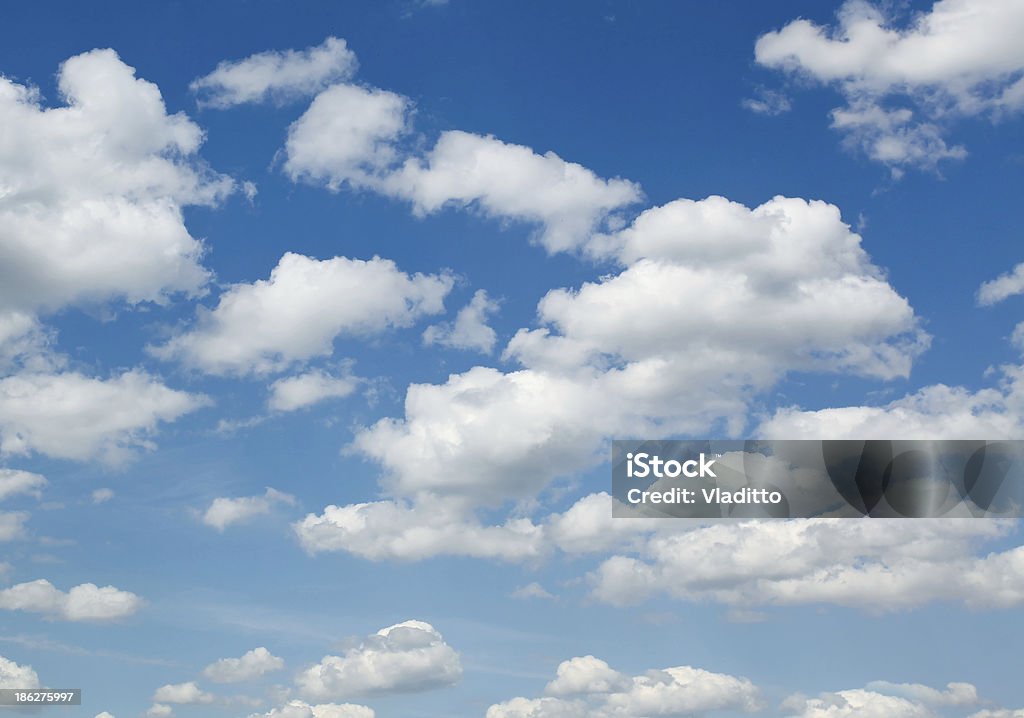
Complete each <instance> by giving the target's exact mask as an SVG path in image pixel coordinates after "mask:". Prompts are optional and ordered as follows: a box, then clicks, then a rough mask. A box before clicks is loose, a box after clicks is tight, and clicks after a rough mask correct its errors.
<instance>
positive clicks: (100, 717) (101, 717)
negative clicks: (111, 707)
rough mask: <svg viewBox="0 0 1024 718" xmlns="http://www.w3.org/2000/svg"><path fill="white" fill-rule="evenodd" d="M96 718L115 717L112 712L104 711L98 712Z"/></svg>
mask: <svg viewBox="0 0 1024 718" xmlns="http://www.w3.org/2000/svg"><path fill="white" fill-rule="evenodd" d="M96 718H114V716H113V714H111V713H107V712H106V711H103V712H102V713H97V714H96Z"/></svg>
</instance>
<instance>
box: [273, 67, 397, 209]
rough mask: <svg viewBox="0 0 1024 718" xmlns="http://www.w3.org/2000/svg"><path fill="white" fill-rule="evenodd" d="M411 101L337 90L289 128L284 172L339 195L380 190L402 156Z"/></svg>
mask: <svg viewBox="0 0 1024 718" xmlns="http://www.w3.org/2000/svg"><path fill="white" fill-rule="evenodd" d="M409 112H410V103H409V100H408V99H407V98H405V97H402V96H401V95H396V94H395V93H393V92H387V91H385V90H378V89H372V88H370V89H368V88H364V87H359V86H356V85H335V86H334V87H330V88H328V89H326V90H324V91H323V92H321V93H320V94H319V95H317V96H316V99H314V100H313V103H312V104H311V105H310V106H309V109H308V110H306V112H305V114H303V115H302V117H300V118H299V119H297V120H296V121H295V122H294V123H292V126H291V127H290V128H288V139H287V142H286V143H285V162H284V171H285V173H286V174H287V175H288V176H289V177H291V179H292V180H293V181H300V180H305V181H309V182H316V183H323V184H325V185H326V186H327V187H328V188H329V189H331V190H334V191H337V190H339V189H341V187H342V185H344V184H349V185H351V186H353V187H356V188H362V187H368V186H371V185H374V186H375V185H376V184H377V183H378V182H379V181H380V177H381V176H382V175H383V173H384V172H385V171H386V170H387V169H388V167H389V166H390V165H392V164H393V163H394V162H395V161H396V160H397V159H398V157H399V154H398V150H397V148H396V146H395V143H396V142H397V141H398V139H399V138H400V137H401V136H402V135H403V134H405V132H406V131H407V123H408V114H409Z"/></svg>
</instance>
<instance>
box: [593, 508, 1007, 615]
mask: <svg viewBox="0 0 1024 718" xmlns="http://www.w3.org/2000/svg"><path fill="white" fill-rule="evenodd" d="M1010 528H1011V525H1010V524H1006V523H1000V522H987V521H986V522H980V521H957V520H944V519H918V520H915V521H913V522H910V521H903V520H898V519H897V520H885V519H873V520H871V521H851V520H848V519H810V520H795V521H767V522H744V523H722V524H717V525H713V526H706V527H702V528H699V529H695V530H690V531H686V532H684V533H679V534H669V535H663V536H654V537H652V538H651V539H649V541H648V543H647V545H646V546H645V547H644V548H643V549H642V551H641V557H640V558H634V557H631V556H623V555H620V556H613V557H611V558H609V559H607V560H605V561H604V562H603V563H602V564H601V566H600V567H599V568H598V570H597V571H596V572H594V574H592V575H591V582H592V585H593V589H594V595H595V596H596V597H597V598H598V599H600V600H603V601H606V602H609V603H612V604H616V605H626V604H632V603H640V602H642V601H645V600H647V599H648V598H650V597H651V596H654V595H661V594H664V595H668V596H671V597H673V598H676V599H681V600H685V601H714V602H719V603H724V604H726V605H730V606H737V607H741V608H743V607H754V606H762V605H808V604H811V605H813V604H834V605H841V606H851V607H857V608H862V609H866V610H869V611H872V612H880V611H892V610H898V609H907V608H913V607H916V606H920V605H922V604H925V603H928V602H931V601H956V602H962V603H963V604H965V605H967V606H968V607H971V608H1001V607H1010V606H1016V605H1020V604H1021V603H1024V579H1022V580H1016V579H1015V578H1013V577H1015V576H1024V573H1022V568H1024V547H1019V548H1015V549H1010V550H1007V551H1004V552H994V553H989V554H987V555H984V556H980V557H979V556H978V555H977V554H976V550H977V547H978V546H979V545H981V544H983V543H985V542H987V541H992V540H994V539H996V538H999V537H1001V536H1003V535H1005V534H1006V533H1008V532H1009V530H1010ZM694 556H700V557H701V560H700V561H699V562H695V561H693V560H692V557H694Z"/></svg>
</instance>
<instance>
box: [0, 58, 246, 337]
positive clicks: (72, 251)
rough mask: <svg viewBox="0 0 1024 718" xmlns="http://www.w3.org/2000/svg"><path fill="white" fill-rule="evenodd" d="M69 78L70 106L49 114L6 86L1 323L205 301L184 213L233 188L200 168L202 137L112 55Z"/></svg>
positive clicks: (196, 249)
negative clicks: (18, 315) (10, 315)
mask: <svg viewBox="0 0 1024 718" xmlns="http://www.w3.org/2000/svg"><path fill="white" fill-rule="evenodd" d="M57 80H58V86H59V89H60V94H61V98H62V99H63V100H64V101H65V102H66V106H61V107H53V108H47V107H44V106H43V105H42V103H41V99H40V97H39V94H38V93H37V92H36V91H34V90H32V89H30V88H28V87H24V86H21V85H18V84H16V83H14V82H11V81H10V80H8V79H6V78H0V124H2V125H3V127H4V128H5V132H4V138H3V139H2V140H0V186H2V187H3V188H4V191H3V196H4V201H3V204H2V206H0V314H2V313H3V312H4V311H8V310H16V311H22V312H36V311H56V310H58V309H60V308H62V307H65V306H67V305H69V304H75V303H85V304H97V303H103V302H108V301H112V300H121V301H124V302H127V303H129V304H138V303H140V302H158V303H162V302H165V301H167V299H168V297H169V296H171V295H172V294H175V293H184V294H186V295H196V294H198V293H199V292H201V291H202V289H203V287H204V285H205V284H206V283H207V280H208V278H209V273H208V272H207V270H206V269H204V268H203V267H202V265H201V264H200V259H201V257H202V255H203V252H204V249H203V245H202V244H201V243H200V242H199V241H198V240H196V239H194V238H193V237H192V236H190V234H189V232H188V230H187V229H186V227H185V224H184V221H183V219H182V208H183V207H185V206H187V205H194V204H213V203H216V202H218V201H219V200H220V199H221V198H222V197H223V196H225V195H226V194H227V193H228V192H230V191H231V190H232V188H233V182H232V181H231V180H230V179H228V178H226V177H223V176H220V175H215V174H213V173H212V172H210V171H209V170H208V169H206V168H205V166H204V165H203V164H202V163H200V162H199V161H197V160H196V159H195V154H196V151H197V150H198V148H199V146H200V144H201V142H202V140H203V132H202V130H200V128H199V127H198V126H197V125H196V124H194V123H193V122H192V121H191V120H189V119H188V118H187V117H186V116H185V115H183V114H180V113H178V114H168V113H167V111H166V107H165V106H164V102H163V99H162V97H161V95H160V91H159V89H158V88H157V87H156V86H155V85H153V84H152V83H149V82H146V81H145V80H142V79H139V78H137V77H135V70H134V69H133V68H131V67H129V66H128V65H126V64H125V63H124V62H122V61H121V60H120V58H118V56H117V54H116V53H114V52H113V51H112V50H93V51H91V52H87V53H84V54H81V55H77V56H75V57H72V58H71V59H69V60H67V61H66V62H65V63H64V64H63V65H61V68H60V71H59V73H58V76H57ZM40 238H45V241H41V240H40ZM0 323H2V322H0Z"/></svg>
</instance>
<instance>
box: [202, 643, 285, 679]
mask: <svg viewBox="0 0 1024 718" xmlns="http://www.w3.org/2000/svg"><path fill="white" fill-rule="evenodd" d="M282 668H284V660H283V659H281V658H278V657H277V656H275V655H274V654H272V653H271V652H270V651H268V650H267V649H266V648H264V647H263V646H260V647H258V648H254V649H252V650H251V651H248V652H246V653H245V654H243V655H242V656H240V657H239V658H221V659H220V660H219V661H217V662H215V663H211V664H210V665H208V666H207V667H206V668H204V669H203V675H204V676H205V677H206V678H209V679H210V680H211V681H213V682H215V683H240V682H242V681H251V680H253V679H255V678H259V677H260V676H263V675H265V674H267V673H270V672H272V671H279V670H281V669H282Z"/></svg>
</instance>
